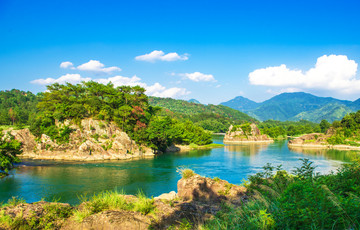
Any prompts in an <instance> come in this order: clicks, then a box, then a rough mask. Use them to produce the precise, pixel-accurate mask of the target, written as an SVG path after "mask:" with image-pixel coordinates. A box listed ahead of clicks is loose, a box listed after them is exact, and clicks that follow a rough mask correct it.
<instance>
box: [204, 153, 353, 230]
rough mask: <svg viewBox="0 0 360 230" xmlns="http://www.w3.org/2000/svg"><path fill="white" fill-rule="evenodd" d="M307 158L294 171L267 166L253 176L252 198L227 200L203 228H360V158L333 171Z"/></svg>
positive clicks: (250, 196) (250, 192)
mask: <svg viewBox="0 0 360 230" xmlns="http://www.w3.org/2000/svg"><path fill="white" fill-rule="evenodd" d="M302 161H303V165H302V166H301V167H299V168H296V169H295V170H293V171H292V173H293V174H294V175H292V174H289V173H288V172H286V171H284V170H281V168H280V167H277V168H276V167H273V166H271V165H270V164H268V165H266V166H264V172H261V173H257V174H255V175H252V176H250V177H249V181H250V183H247V184H246V187H247V189H248V194H247V195H248V200H247V202H246V203H244V204H243V205H241V206H233V205H231V204H226V205H223V206H222V208H221V210H220V212H218V213H217V214H216V215H215V217H214V218H212V219H210V220H208V221H206V222H205V223H204V224H202V225H201V226H200V227H199V228H200V229H299V227H301V228H302V229H360V185H359V184H360V160H354V163H351V164H346V165H343V166H342V167H341V168H340V169H339V170H338V171H337V172H336V173H335V172H334V173H331V174H328V175H318V174H315V173H314V169H315V167H314V166H313V165H312V162H310V161H308V160H307V159H302ZM274 169H276V171H275V170H274ZM314 204H316V205H314Z"/></svg>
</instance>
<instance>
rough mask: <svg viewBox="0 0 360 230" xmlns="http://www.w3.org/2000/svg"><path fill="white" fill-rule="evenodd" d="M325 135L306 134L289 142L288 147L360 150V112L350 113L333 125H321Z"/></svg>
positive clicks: (326, 123) (323, 122)
mask: <svg viewBox="0 0 360 230" xmlns="http://www.w3.org/2000/svg"><path fill="white" fill-rule="evenodd" d="M320 126H321V127H322V129H325V130H326V132H325V133H310V134H305V135H302V136H300V137H297V138H295V139H292V140H289V142H288V146H289V147H290V148H292V147H301V148H330V149H339V150H360V129H359V128H360V111H357V112H356V113H350V114H348V115H346V116H344V117H343V118H342V120H341V121H334V122H333V123H332V124H330V123H328V122H326V121H322V122H321V123H320Z"/></svg>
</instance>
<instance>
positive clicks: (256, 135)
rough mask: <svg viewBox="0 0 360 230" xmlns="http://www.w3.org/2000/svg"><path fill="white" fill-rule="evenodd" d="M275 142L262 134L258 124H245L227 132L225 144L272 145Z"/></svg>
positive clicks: (233, 127)
mask: <svg viewBox="0 0 360 230" xmlns="http://www.w3.org/2000/svg"><path fill="white" fill-rule="evenodd" d="M273 141H274V140H273V139H272V138H270V137H269V136H268V135H266V134H261V132H260V130H259V128H258V127H257V126H256V124H254V123H252V124H250V123H245V124H242V125H235V126H232V125H231V126H230V127H229V131H227V132H226V134H225V137H224V143H225V144H229V143H271V142H273Z"/></svg>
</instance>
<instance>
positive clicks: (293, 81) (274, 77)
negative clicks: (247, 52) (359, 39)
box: [249, 55, 360, 94]
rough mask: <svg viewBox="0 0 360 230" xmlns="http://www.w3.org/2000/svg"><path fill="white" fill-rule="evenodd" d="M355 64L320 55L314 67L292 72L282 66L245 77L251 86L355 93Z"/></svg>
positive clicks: (357, 82)
mask: <svg viewBox="0 0 360 230" xmlns="http://www.w3.org/2000/svg"><path fill="white" fill-rule="evenodd" d="M357 66H358V64H357V63H356V62H355V61H354V60H349V59H348V57H347V56H345V55H329V56H327V55H324V56H321V57H319V58H318V59H317V62H316V64H315V67H313V68H311V69H309V70H307V71H302V70H292V69H289V68H288V67H287V66H286V65H284V64H282V65H280V66H275V67H267V68H263V69H257V70H255V71H253V72H251V73H250V74H249V81H250V83H251V84H252V85H263V86H274V87H290V88H289V89H296V90H298V89H299V88H307V89H321V90H332V91H336V92H339V93H349V94H350V93H355V92H358V91H359V90H360V80H359V79H357V78H356V72H357Z"/></svg>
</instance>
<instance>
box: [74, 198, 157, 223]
mask: <svg viewBox="0 0 360 230" xmlns="http://www.w3.org/2000/svg"><path fill="white" fill-rule="evenodd" d="M136 196H137V199H135V201H134V202H129V201H128V200H127V198H126V197H125V194H124V192H123V191H120V192H118V191H105V192H101V193H99V194H95V195H93V196H92V197H90V198H88V197H87V196H81V197H80V200H81V201H82V205H83V206H82V207H81V208H80V209H78V210H76V211H75V212H74V218H75V220H76V221H78V222H82V221H83V220H84V219H85V218H86V217H88V216H90V215H92V214H95V213H99V212H102V211H104V210H129V211H136V212H141V213H142V214H144V215H147V214H149V213H151V212H153V211H154V210H155V206H154V199H152V198H151V199H149V198H147V197H146V196H145V195H144V193H143V192H141V191H139V192H138V194H137V195H136Z"/></svg>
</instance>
